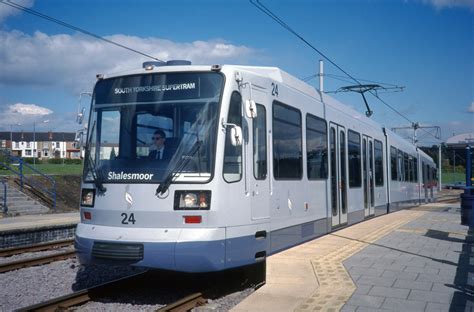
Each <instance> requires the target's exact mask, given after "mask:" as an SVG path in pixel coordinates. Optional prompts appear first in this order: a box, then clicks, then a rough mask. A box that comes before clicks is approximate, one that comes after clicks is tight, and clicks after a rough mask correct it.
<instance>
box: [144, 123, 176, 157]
mask: <svg viewBox="0 0 474 312" xmlns="http://www.w3.org/2000/svg"><path fill="white" fill-rule="evenodd" d="M152 140H153V145H152V148H153V149H152V150H151V151H150V153H149V154H148V159H156V160H170V158H171V155H170V151H169V150H168V149H166V146H165V141H166V134H165V132H164V131H163V130H161V129H158V130H156V131H155V132H154V133H153V137H152Z"/></svg>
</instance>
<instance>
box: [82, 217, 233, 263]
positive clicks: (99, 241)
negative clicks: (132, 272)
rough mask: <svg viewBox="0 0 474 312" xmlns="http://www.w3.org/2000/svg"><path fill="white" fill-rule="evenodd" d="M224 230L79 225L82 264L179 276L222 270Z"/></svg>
mask: <svg viewBox="0 0 474 312" xmlns="http://www.w3.org/2000/svg"><path fill="white" fill-rule="evenodd" d="M225 234H226V233H225V228H184V229H165V228H126V227H113V226H103V225H93V224H84V223H79V224H78V226H77V230H76V239H75V246H76V251H77V255H78V258H79V261H80V262H81V263H82V264H86V265H87V264H100V263H102V264H103V263H106V264H109V265H114V264H116V265H134V266H141V267H149V268H156V269H165V270H173V271H181V272H210V271H220V270H223V269H225V268H226V267H225Z"/></svg>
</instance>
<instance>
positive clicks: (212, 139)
mask: <svg viewBox="0 0 474 312" xmlns="http://www.w3.org/2000/svg"><path fill="white" fill-rule="evenodd" d="M222 87H223V76H222V75H221V74H218V73H212V72H209V73H168V74H145V75H134V76H125V77H119V78H111V79H105V80H102V81H99V82H98V83H97V84H96V87H95V90H94V96H93V102H92V112H91V118H90V122H89V135H88V141H87V150H86V162H85V163H86V165H85V167H84V180H85V181H93V180H100V181H99V182H100V183H103V182H113V183H120V182H124V183H135V182H137V183H138V182H139V183H143V182H150V183H160V182H163V180H164V179H166V177H167V176H169V175H170V174H175V176H174V180H175V181H186V182H206V181H208V180H209V179H210V177H211V174H212V170H213V168H214V163H215V156H214V152H215V145H216V137H217V120H218V117H217V116H218V110H219V103H220V97H221V93H222V92H221V91H222Z"/></svg>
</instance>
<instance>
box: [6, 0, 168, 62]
mask: <svg viewBox="0 0 474 312" xmlns="http://www.w3.org/2000/svg"><path fill="white" fill-rule="evenodd" d="M0 3H1V4H5V5H8V6H10V7H12V8H15V9H17V10H20V11H23V12H26V13H28V14H31V15H34V16H37V17H39V18H42V19H45V20H48V21H50V22H53V23H56V24H58V25H61V26H64V27H66V28H69V29H71V30H75V31H78V32H80V33H83V34H85V35H88V36H91V37H94V38H96V39H99V40H102V41H104V42H107V43H110V44H113V45H115V46H117V47H120V48H123V49H126V50H128V51H131V52H134V53H137V54H140V55H142V56H145V57H148V58H151V59H153V60H156V61H159V62H164V61H163V60H160V59H159V58H157V57H154V56H152V55H149V54H146V53H144V52H141V51H138V50H136V49H133V48H130V47H128V46H126V45H123V44H121V43H118V42H115V41H113V40H110V39H106V38H104V37H102V36H99V35H97V34H94V33H92V32H90V31H88V30H85V29H82V28H79V27H77V26H74V25H71V24H69V23H66V22H64V21H61V20H59V19H57V18H54V17H51V16H49V15H46V14H43V13H41V12H38V11H35V10H33V9H30V8H27V7H25V6H22V5H20V4H18V3H15V2H13V1H11V0H0Z"/></svg>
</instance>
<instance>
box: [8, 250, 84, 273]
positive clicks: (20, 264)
mask: <svg viewBox="0 0 474 312" xmlns="http://www.w3.org/2000/svg"><path fill="white" fill-rule="evenodd" d="M75 255H76V251H75V250H70V251H65V252H61V253H56V254H53V255H47V256H42V257H35V258H28V259H24V260H18V261H12V262H8V263H4V264H0V273H5V272H8V271H13V270H18V269H22V268H27V267H31V266H35V265H42V264H47V263H51V262H54V261H59V260H66V259H69V258H72V257H74V256H75Z"/></svg>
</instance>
